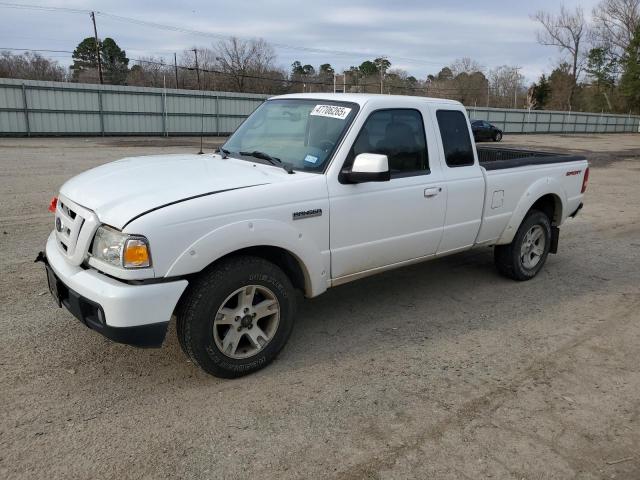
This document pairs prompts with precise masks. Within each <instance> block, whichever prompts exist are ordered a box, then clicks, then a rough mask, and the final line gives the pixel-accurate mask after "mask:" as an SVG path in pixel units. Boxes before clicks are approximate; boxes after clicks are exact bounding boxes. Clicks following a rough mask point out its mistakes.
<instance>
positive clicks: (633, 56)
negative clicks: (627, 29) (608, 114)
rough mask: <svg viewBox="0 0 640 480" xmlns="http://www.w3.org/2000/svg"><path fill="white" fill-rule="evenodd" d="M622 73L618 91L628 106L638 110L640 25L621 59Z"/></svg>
mask: <svg viewBox="0 0 640 480" xmlns="http://www.w3.org/2000/svg"><path fill="white" fill-rule="evenodd" d="M622 65H623V69H624V71H623V74H622V77H621V78H620V91H621V93H622V95H623V96H624V98H625V99H626V101H627V104H628V108H629V109H631V110H634V111H635V112H639V111H640V27H638V28H637V29H636V31H635V34H634V36H633V39H632V40H631V42H630V43H629V46H628V47H627V49H626V51H625V54H624V58H623V60H622Z"/></svg>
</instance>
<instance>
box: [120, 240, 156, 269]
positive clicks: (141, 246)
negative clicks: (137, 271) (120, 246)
mask: <svg viewBox="0 0 640 480" xmlns="http://www.w3.org/2000/svg"><path fill="white" fill-rule="evenodd" d="M122 259H123V264H124V266H125V267H128V268H132V267H133V268H140V267H148V266H149V265H151V259H150V258H149V248H148V247H147V244H146V243H145V242H144V240H139V239H137V238H133V239H130V240H127V243H126V244H125V246H124V251H123V255H122Z"/></svg>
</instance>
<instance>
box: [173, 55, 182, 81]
mask: <svg viewBox="0 0 640 480" xmlns="http://www.w3.org/2000/svg"><path fill="white" fill-rule="evenodd" d="M173 68H174V69H175V73H176V88H180V87H178V58H177V57H176V53H175V52H173Z"/></svg>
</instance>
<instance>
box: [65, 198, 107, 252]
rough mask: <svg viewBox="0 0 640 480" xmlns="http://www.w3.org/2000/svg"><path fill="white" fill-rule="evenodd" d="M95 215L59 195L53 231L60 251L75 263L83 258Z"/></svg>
mask: <svg viewBox="0 0 640 480" xmlns="http://www.w3.org/2000/svg"><path fill="white" fill-rule="evenodd" d="M97 224H98V222H97V217H96V216H95V214H94V213H93V212H91V211H90V210H87V209H85V208H83V207H81V206H79V205H77V204H75V203H74V202H72V201H71V200H69V199H67V198H65V197H63V196H59V197H58V206H57V208H56V218H55V232H56V239H57V241H58V246H59V247H60V250H61V251H62V253H63V254H64V255H65V256H66V257H67V258H68V259H69V261H70V262H71V263H73V264H75V265H80V264H81V263H82V261H83V260H84V258H85V256H86V254H87V251H88V248H89V242H90V241H91V238H92V237H93V234H94V233H95V230H96V228H97V226H98V225H97Z"/></svg>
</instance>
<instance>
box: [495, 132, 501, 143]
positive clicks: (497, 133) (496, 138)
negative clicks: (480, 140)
mask: <svg viewBox="0 0 640 480" xmlns="http://www.w3.org/2000/svg"><path fill="white" fill-rule="evenodd" d="M500 140H502V132H496V133H495V135H494V136H493V141H494V142H499V141H500Z"/></svg>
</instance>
